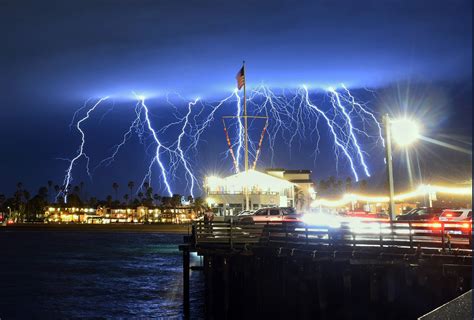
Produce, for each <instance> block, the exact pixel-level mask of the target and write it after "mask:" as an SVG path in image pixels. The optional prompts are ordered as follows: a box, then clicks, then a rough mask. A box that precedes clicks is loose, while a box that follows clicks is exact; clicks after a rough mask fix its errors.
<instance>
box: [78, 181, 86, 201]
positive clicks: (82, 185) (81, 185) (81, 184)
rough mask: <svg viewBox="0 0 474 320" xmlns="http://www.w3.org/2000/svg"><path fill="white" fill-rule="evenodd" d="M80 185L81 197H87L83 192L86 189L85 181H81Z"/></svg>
mask: <svg viewBox="0 0 474 320" xmlns="http://www.w3.org/2000/svg"><path fill="white" fill-rule="evenodd" d="M79 187H80V188H81V198H85V196H84V193H83V191H84V181H81V182H80V183H79Z"/></svg>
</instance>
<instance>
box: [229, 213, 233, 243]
mask: <svg viewBox="0 0 474 320" xmlns="http://www.w3.org/2000/svg"><path fill="white" fill-rule="evenodd" d="M232 228H233V217H230V225H229V241H230V249H234V243H233V241H232Z"/></svg>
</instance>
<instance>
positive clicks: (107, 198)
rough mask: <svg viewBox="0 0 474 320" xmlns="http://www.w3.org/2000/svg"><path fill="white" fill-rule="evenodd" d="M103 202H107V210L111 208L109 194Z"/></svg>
mask: <svg viewBox="0 0 474 320" xmlns="http://www.w3.org/2000/svg"><path fill="white" fill-rule="evenodd" d="M105 201H107V206H109V208H110V207H111V206H112V196H111V195H110V194H109V195H108V196H107V197H106V198H105Z"/></svg>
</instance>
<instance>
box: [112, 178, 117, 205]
mask: <svg viewBox="0 0 474 320" xmlns="http://www.w3.org/2000/svg"><path fill="white" fill-rule="evenodd" d="M118 188H119V185H118V183H117V182H114V183H112V189H114V190H115V200H117V201H118Z"/></svg>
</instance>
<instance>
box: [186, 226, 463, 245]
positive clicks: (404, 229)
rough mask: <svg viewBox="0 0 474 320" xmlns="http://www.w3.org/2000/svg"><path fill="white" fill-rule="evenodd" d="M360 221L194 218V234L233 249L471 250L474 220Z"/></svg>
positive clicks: (196, 239)
mask: <svg viewBox="0 0 474 320" xmlns="http://www.w3.org/2000/svg"><path fill="white" fill-rule="evenodd" d="M360 222H362V224H361V225H359V227H361V228H362V229H361V230H359V231H357V232H356V231H354V230H353V226H351V223H350V222H343V223H341V228H329V227H327V226H322V225H308V224H299V223H294V222H289V223H282V222H265V223H255V224H246V225H244V224H239V223H235V222H234V221H233V219H231V220H230V221H213V222H204V221H194V222H193V231H192V238H193V240H194V241H193V242H194V244H195V245H197V244H206V243H213V244H220V245H225V246H229V247H230V248H231V249H232V248H233V247H234V245H235V244H236V243H255V242H259V243H266V244H267V245H268V244H270V243H271V242H279V241H280V242H283V243H284V244H285V246H287V245H289V244H301V243H303V244H306V245H309V244H328V245H349V246H353V247H356V246H359V245H363V246H367V245H378V246H380V247H381V248H383V247H391V246H401V247H410V248H414V247H416V246H420V245H422V246H423V247H427V248H437V249H441V250H442V251H443V252H444V251H445V250H446V249H449V250H451V249H453V248H463V249H467V250H469V251H471V252H472V249H471V244H472V222H471V221H392V222H390V221H386V222H385V221H383V222H382V221H360ZM371 225H375V226H376V227H378V230H379V232H378V233H374V231H373V230H370V229H369V230H365V232H364V227H368V226H371ZM289 226H291V227H289ZM264 231H265V232H264ZM364 237H365V238H364ZM367 237H368V238H367ZM375 237H377V239H375ZM426 238H428V239H426ZM466 238H467V239H468V242H469V246H467V244H465V243H459V242H460V241H465V239H466ZM302 239H303V240H302ZM463 239H464V240H463ZM376 240H378V241H376ZM456 241H457V242H456Z"/></svg>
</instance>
